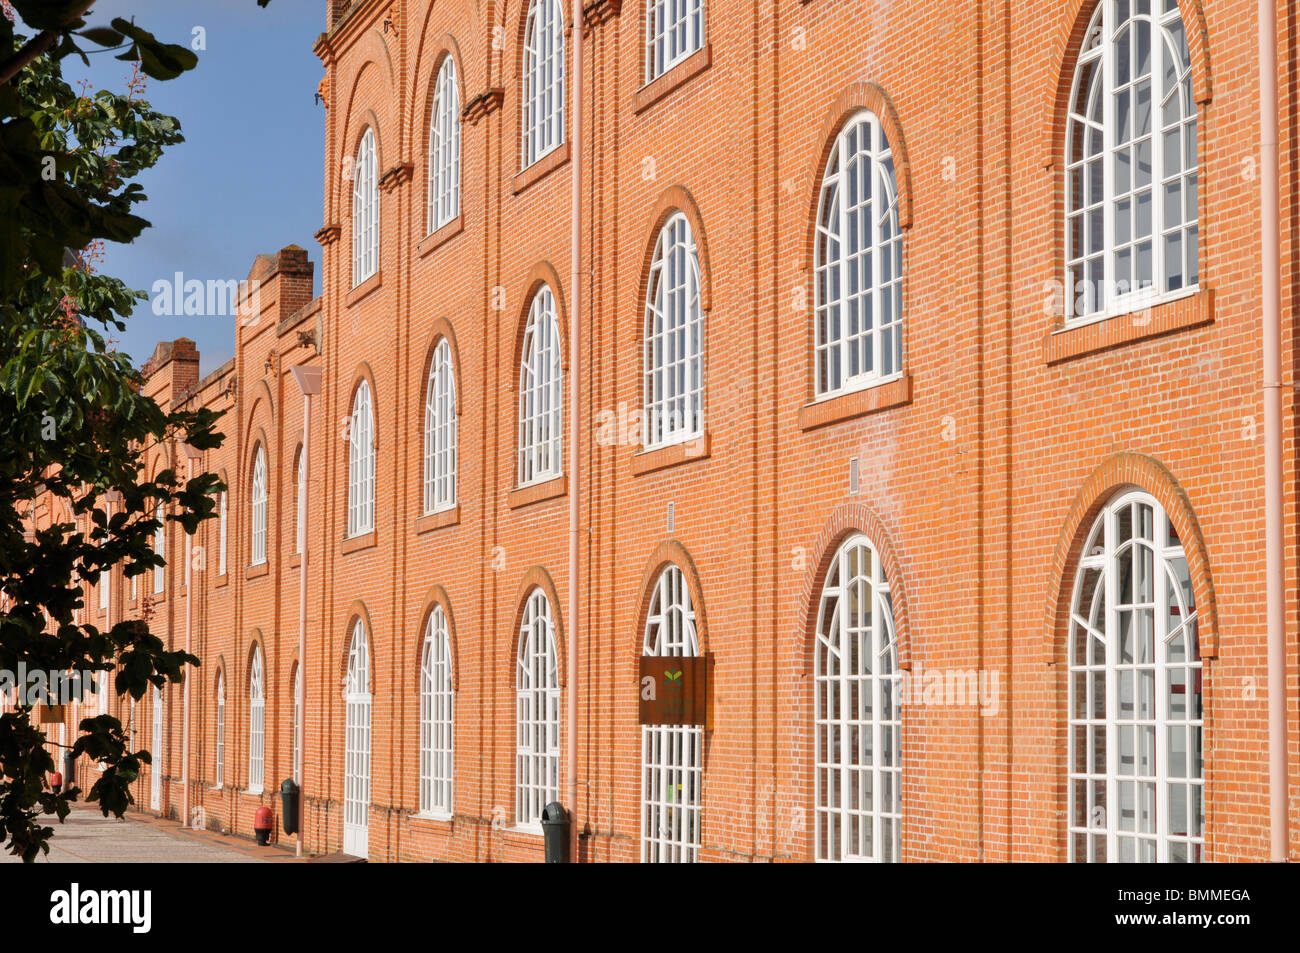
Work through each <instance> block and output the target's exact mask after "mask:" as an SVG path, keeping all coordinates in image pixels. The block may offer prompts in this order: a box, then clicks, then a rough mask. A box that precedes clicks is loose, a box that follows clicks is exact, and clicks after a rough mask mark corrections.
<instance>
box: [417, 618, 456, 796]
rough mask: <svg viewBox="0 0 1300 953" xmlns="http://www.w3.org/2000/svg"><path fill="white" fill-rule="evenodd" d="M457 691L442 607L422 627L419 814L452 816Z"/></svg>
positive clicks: (449, 639)
mask: <svg viewBox="0 0 1300 953" xmlns="http://www.w3.org/2000/svg"><path fill="white" fill-rule="evenodd" d="M455 713H456V694H455V691H454V690H453V689H452V657H451V632H450V629H449V627H448V624H447V614H446V613H445V612H443V609H442V606H434V607H433V611H432V612H430V613H429V621H428V623H427V624H426V626H425V630H424V651H423V653H422V654H421V661H420V813H421V814H423V815H425V816H427V817H437V818H441V819H446V818H449V817H451V816H452V811H453V809H454V802H453V800H452V796H453V794H452V791H453V780H454V755H455V724H456V721H455Z"/></svg>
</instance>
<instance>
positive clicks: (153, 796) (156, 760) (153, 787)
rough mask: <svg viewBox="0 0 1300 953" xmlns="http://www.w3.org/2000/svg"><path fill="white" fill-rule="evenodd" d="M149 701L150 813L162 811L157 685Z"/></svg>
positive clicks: (160, 713) (160, 707)
mask: <svg viewBox="0 0 1300 953" xmlns="http://www.w3.org/2000/svg"><path fill="white" fill-rule="evenodd" d="M150 701H151V704H152V707H153V711H152V712H150V717H151V720H152V725H151V729H152V730H151V731H150V733H149V755H150V756H151V758H152V759H153V761H152V763H151V764H150V765H149V809H150V810H151V811H160V810H162V783H163V774H164V769H163V752H164V750H165V749H164V745H163V693H162V689H161V688H159V687H158V686H157V685H155V686H153V692H152V695H151V699H150ZM60 727H62V726H60Z"/></svg>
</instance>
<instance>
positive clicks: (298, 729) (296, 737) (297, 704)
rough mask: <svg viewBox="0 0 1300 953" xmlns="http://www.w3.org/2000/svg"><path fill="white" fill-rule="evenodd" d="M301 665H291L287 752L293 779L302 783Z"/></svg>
mask: <svg viewBox="0 0 1300 953" xmlns="http://www.w3.org/2000/svg"><path fill="white" fill-rule="evenodd" d="M301 693H302V666H301V665H298V664H297V663H294V666H293V702H292V705H291V707H290V708H289V718H290V720H291V724H290V726H289V738H290V741H289V744H290V745H292V749H291V750H290V752H289V757H290V759H291V760H290V767H289V770H290V771H291V772H292V774H293V777H294V780H295V781H297V782H298V783H299V784H301V783H302V778H301V777H300V774H301V772H300V771H299V769H298V756H299V754H300V753H301V752H302V730H303V725H302V694H301Z"/></svg>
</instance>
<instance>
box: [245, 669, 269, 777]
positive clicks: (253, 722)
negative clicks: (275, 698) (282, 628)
mask: <svg viewBox="0 0 1300 953" xmlns="http://www.w3.org/2000/svg"><path fill="white" fill-rule="evenodd" d="M265 761H266V692H265V684H264V678H263V674H262V650H261V649H260V648H254V649H253V661H252V664H251V666H250V667H249V672H248V791H249V793H250V794H256V793H259V792H261V790H262V773H263V771H262V768H263V765H264V764H265Z"/></svg>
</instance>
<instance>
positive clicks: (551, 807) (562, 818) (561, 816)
mask: <svg viewBox="0 0 1300 953" xmlns="http://www.w3.org/2000/svg"><path fill="white" fill-rule="evenodd" d="M542 839H543V842H544V843H545V844H546V862H547V863H548V864H567V863H568V862H569V814H568V812H567V811H565V809H564V808H563V807H562V806H561V805H560V802H559V801H552V802H551V803H550V804H548V805H546V807H544V808H542Z"/></svg>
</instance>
